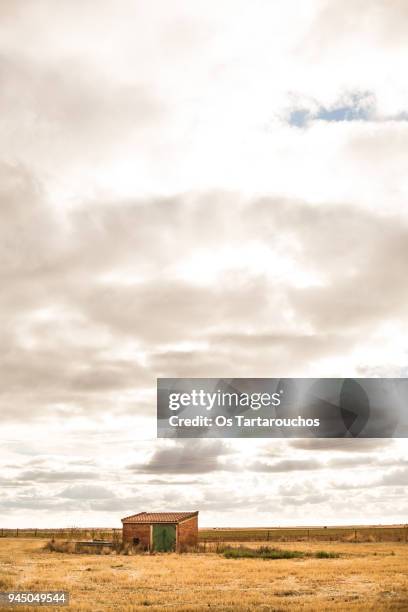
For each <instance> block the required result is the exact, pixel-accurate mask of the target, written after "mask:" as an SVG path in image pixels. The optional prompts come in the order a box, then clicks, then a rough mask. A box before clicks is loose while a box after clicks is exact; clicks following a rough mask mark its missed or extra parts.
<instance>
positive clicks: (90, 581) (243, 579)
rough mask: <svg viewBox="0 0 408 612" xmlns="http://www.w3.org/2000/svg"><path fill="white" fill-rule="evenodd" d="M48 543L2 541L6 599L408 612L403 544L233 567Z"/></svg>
mask: <svg viewBox="0 0 408 612" xmlns="http://www.w3.org/2000/svg"><path fill="white" fill-rule="evenodd" d="M45 544H46V541H45V540H40V539H39V538H36V539H17V538H2V539H0V590H3V591H4V590H13V589H14V590H16V589H25V590H43V591H44V590H47V589H48V590H58V589H64V590H68V591H69V592H70V596H71V605H70V608H68V609H71V610H75V611H78V612H85V611H86V612H98V611H103V612H107V611H113V610H114V611H115V612H122V611H123V612H130V611H136V610H146V609H150V610H152V611H158V610H177V611H178V610H181V611H197V612H199V611H204V610H206V611H208V610H211V609H213V610H220V611H225V612H236V611H244V610H263V611H266V610H269V611H274V612H278V611H286V610H290V611H293V610H295V611H297V610H317V611H319V610H320V611H323V610H324V611H326V610H337V611H339V610H348V611H363V610H364V611H365V610H372V611H375V612H378V611H383V610H385V611H386V610H400V611H406V610H408V546H407V545H406V544H405V543H403V542H392V543H391V542H388V543H387V542H370V543H358V542H357V543H351V542H350V543H347V542H345V543H343V542H326V543H324V545H322V543H321V542H287V543H285V544H280V545H279V546H280V547H281V548H284V549H285V550H300V551H305V552H307V553H316V552H317V551H319V550H322V549H323V550H325V551H327V552H335V553H339V554H340V557H339V558H334V559H318V558H315V557H304V558H299V559H278V560H263V559H226V558H224V557H223V556H222V555H219V554H216V553H215V552H206V553H204V554H203V553H188V554H183V555H176V554H156V555H148V554H146V555H134V556H125V555H106V556H104V555H96V554H94V555H79V554H66V553H58V552H49V551H46V550H44V545H45ZM253 545H255V544H253ZM256 545H259V543H256ZM13 609H19V610H21V611H25V612H27V611H29V610H33V607H23V606H21V607H20V606H19V607H18V608H13ZM37 609H38V608H37ZM48 609H51V608H48ZM54 609H55V608H54ZM57 609H60V610H64V609H67V608H57Z"/></svg>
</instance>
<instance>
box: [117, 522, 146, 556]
mask: <svg viewBox="0 0 408 612" xmlns="http://www.w3.org/2000/svg"><path fill="white" fill-rule="evenodd" d="M122 537H123V542H127V543H129V544H133V538H139V541H140V546H141V547H142V548H143V549H145V550H148V549H149V547H150V525H143V524H137V523H124V524H123V536H122Z"/></svg>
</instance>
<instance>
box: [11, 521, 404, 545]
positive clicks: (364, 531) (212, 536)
mask: <svg viewBox="0 0 408 612" xmlns="http://www.w3.org/2000/svg"><path fill="white" fill-rule="evenodd" d="M121 534H122V530H121V529H120V528H118V529H112V528H109V527H107V528H103V529H101V528H96V527H95V528H92V527H87V528H75V527H72V528H66V529H1V528H0V538H1V537H8V538H10V537H19V538H33V537H38V538H60V539H68V540H77V539H98V540H113V539H114V538H120V537H121ZM199 540H200V542H202V543H205V542H296V541H299V542H302V541H309V540H311V541H312V540H315V541H322V542H323V541H328V542H332V541H343V542H352V541H358V542H370V541H371V542H408V526H406V525H405V526H404V525H390V526H384V525H372V526H358V525H357V526H355V527H354V526H353V527H265V528H264V527H262V528H256V527H254V528H245V529H240V528H212V529H200V530H199Z"/></svg>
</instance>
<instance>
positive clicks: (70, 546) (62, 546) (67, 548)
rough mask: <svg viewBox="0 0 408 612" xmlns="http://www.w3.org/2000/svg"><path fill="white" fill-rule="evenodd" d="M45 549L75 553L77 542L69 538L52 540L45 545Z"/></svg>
mask: <svg viewBox="0 0 408 612" xmlns="http://www.w3.org/2000/svg"><path fill="white" fill-rule="evenodd" d="M44 549H45V550H49V551H51V552H61V553H73V552H75V543H74V542H70V541H68V540H54V538H53V539H52V540H50V541H49V542H47V544H46V545H45V547H44Z"/></svg>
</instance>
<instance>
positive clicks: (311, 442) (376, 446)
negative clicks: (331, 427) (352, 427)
mask: <svg viewBox="0 0 408 612" xmlns="http://www.w3.org/2000/svg"><path fill="white" fill-rule="evenodd" d="M392 444H393V441H392V440H390V439H388V438H355V439H350V438H341V439H340V438H316V439H313V438H307V439H298V440H290V441H289V446H290V447H292V448H295V449H297V450H305V451H330V452H332V451H335V452H344V453H371V452H375V451H381V450H382V449H386V448H387V447H390V446H391V447H392Z"/></svg>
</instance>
